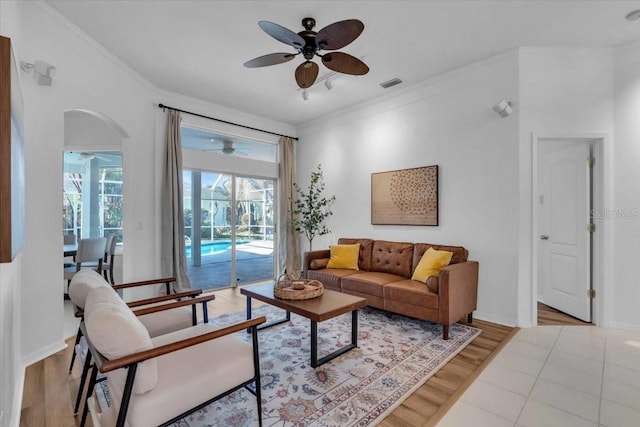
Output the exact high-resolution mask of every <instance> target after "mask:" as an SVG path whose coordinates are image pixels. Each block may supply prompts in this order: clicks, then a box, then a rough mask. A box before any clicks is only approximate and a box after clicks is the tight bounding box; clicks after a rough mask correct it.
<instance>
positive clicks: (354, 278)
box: [342, 271, 403, 297]
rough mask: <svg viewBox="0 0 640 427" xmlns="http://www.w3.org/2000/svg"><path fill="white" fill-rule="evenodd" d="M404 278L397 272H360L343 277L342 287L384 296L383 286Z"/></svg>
mask: <svg viewBox="0 0 640 427" xmlns="http://www.w3.org/2000/svg"><path fill="white" fill-rule="evenodd" d="M402 279H403V278H402V277H400V276H397V275H395V274H389V273H380V272H375V271H368V272H360V273H356V274H351V275H349V276H345V277H343V278H342V289H343V290H345V291H352V292H358V293H361V294H369V295H374V296H377V297H382V296H383V295H384V294H383V291H382V287H383V286H385V285H386V284H387V283H391V282H397V281H398V280H402Z"/></svg>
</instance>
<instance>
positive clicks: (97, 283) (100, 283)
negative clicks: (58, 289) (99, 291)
mask: <svg viewBox="0 0 640 427" xmlns="http://www.w3.org/2000/svg"><path fill="white" fill-rule="evenodd" d="M98 287H105V288H111V285H110V284H109V283H107V281H106V280H104V277H102V276H101V275H100V273H98V272H97V271H95V270H89V269H87V270H80V271H78V272H77V273H76V274H74V276H73V279H71V283H69V299H70V300H71V302H73V303H74V304H75V305H76V306H78V307H79V308H84V305H85V302H86V301H87V295H89V292H90V291H91V290H92V289H95V288H98ZM112 292H113V291H112Z"/></svg>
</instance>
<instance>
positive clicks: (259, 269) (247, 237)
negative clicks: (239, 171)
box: [235, 177, 275, 284]
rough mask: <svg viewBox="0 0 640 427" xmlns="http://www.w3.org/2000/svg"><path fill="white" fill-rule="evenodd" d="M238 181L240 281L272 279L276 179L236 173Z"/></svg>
mask: <svg viewBox="0 0 640 427" xmlns="http://www.w3.org/2000/svg"><path fill="white" fill-rule="evenodd" d="M235 184H236V185H235V188H236V192H235V194H236V200H235V203H236V227H235V229H236V232H235V249H236V253H235V258H236V280H237V283H238V284H245V283H253V282H259V281H264V280H269V279H273V277H274V259H273V241H274V239H273V237H274V233H273V224H274V210H273V195H274V185H275V181H273V180H270V179H258V178H246V177H236V181H235Z"/></svg>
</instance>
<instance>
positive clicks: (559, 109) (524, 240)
mask: <svg viewBox="0 0 640 427" xmlns="http://www.w3.org/2000/svg"><path fill="white" fill-rule="evenodd" d="M612 77H613V61H612V50H611V49H586V48H585V49H575V48H572V49H570V48H521V49H520V87H519V91H520V104H519V105H518V108H519V110H520V134H519V137H520V154H519V168H520V173H519V179H520V202H519V210H518V215H519V217H520V226H519V235H518V236H519V240H520V257H519V260H518V262H519V277H518V294H519V298H518V324H519V325H520V326H530V325H531V324H532V320H533V317H534V316H535V312H534V311H533V304H532V302H535V299H532V295H533V293H532V292H533V282H532V277H533V275H534V272H533V268H532V261H531V260H532V244H533V241H532V232H533V228H532V195H531V190H532V185H533V182H532V179H533V169H532V163H533V150H534V148H533V146H532V135H534V134H535V135H536V136H537V137H568V136H600V137H604V138H605V140H606V142H607V146H605V147H603V148H604V152H603V154H604V159H603V160H604V162H605V164H603V165H597V167H602V168H603V171H604V180H605V183H607V185H608V186H609V187H610V188H612V187H611V185H612V182H611V176H610V170H611V164H610V163H608V162H610V161H611V152H612V149H611V146H610V145H611V143H612V139H611V137H612V135H613V83H612ZM606 190H607V188H605V194H604V197H605V203H606V201H607V200H608V198H609V197H610V191H606ZM606 228H607V224H604V227H602V229H601V230H599V231H598V232H601V233H602V235H605V234H606V233H607V232H608V230H606ZM606 244H607V242H605V246H606ZM608 255H609V254H608V253H605V254H603V257H605V258H606V257H607V256H608ZM604 261H605V262H603V263H602V265H601V267H602V269H601V270H600V271H601V272H602V273H604V277H607V278H608V277H609V276H607V275H606V271H608V269H609V266H608V265H607V262H606V259H605V260H604ZM611 285H613V283H612V282H611V281H610V280H607V281H606V283H604V284H603V286H604V287H605V289H606V290H607V293H608V292H609V290H610V289H611ZM601 297H602V298H606V297H607V295H601ZM601 320H602V322H601V323H602V324H604V323H606V321H605V320H604V319H601Z"/></svg>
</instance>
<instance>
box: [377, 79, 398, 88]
mask: <svg viewBox="0 0 640 427" xmlns="http://www.w3.org/2000/svg"><path fill="white" fill-rule="evenodd" d="M400 83H402V80H400V79H399V78H397V77H396V78H393V79H391V80H387V81H386V82H382V83H380V86H382V87H383V88H385V89H389V88H390V87H391V86H395V85H399V84H400Z"/></svg>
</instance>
